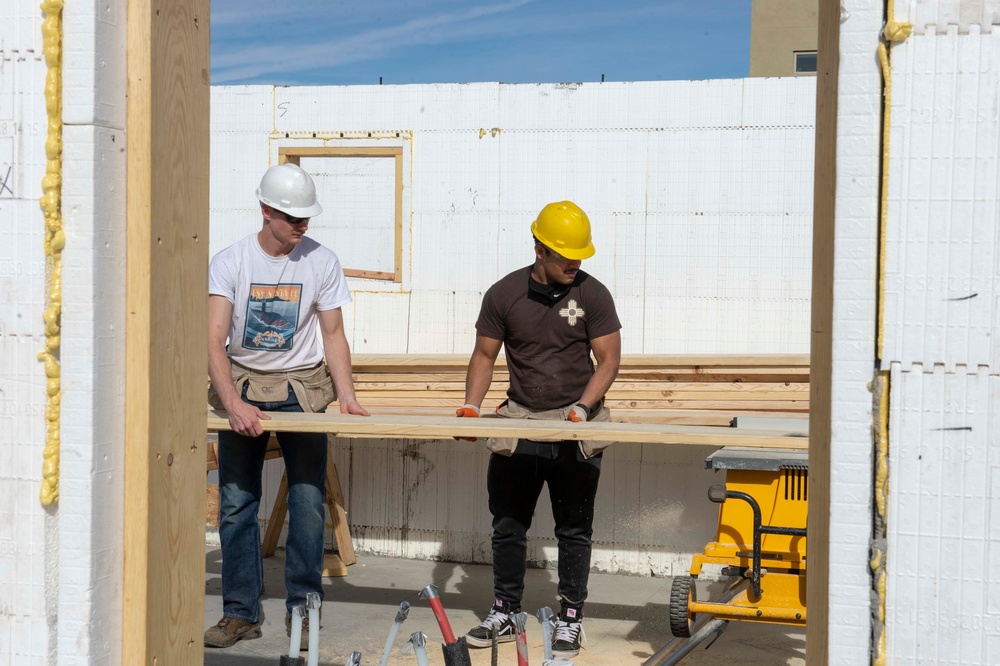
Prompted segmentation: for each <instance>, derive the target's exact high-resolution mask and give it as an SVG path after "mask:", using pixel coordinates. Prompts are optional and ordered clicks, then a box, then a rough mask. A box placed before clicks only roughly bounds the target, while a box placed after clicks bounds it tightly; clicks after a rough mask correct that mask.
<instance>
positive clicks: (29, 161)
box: [0, 0, 56, 664]
mask: <svg viewBox="0 0 1000 666" xmlns="http://www.w3.org/2000/svg"><path fill="white" fill-rule="evenodd" d="M41 41H42V37H41V12H40V11H39V9H38V3H37V2H34V1H33V0H16V1H14V2H4V3H2V4H0V183H2V185H0V228H2V229H4V233H5V239H6V240H5V242H4V243H2V244H0V303H3V307H2V308H0V368H3V370H2V372H0V663H3V664H43V663H47V661H46V659H47V657H48V655H49V654H50V647H51V641H52V635H51V634H50V632H49V629H48V622H47V611H48V610H49V609H50V606H49V601H50V599H51V597H49V596H47V595H48V594H50V593H51V591H52V590H54V589H55V585H54V581H53V580H52V578H51V575H50V572H51V571H52V570H53V569H52V567H51V566H48V565H49V564H51V562H50V561H49V560H48V559H47V558H55V555H56V554H55V552H53V551H52V550H50V549H47V543H46V537H47V535H48V537H49V538H54V537H55V534H54V532H55V531H54V529H51V528H52V523H51V519H50V522H49V524H48V527H49V528H50V529H48V530H47V529H46V527H47V524H46V512H45V509H43V507H42V505H41V502H40V501H39V498H38V493H39V489H40V487H41V479H42V449H43V448H44V445H45V419H44V410H45V405H46V396H45V375H44V372H43V369H42V366H41V363H39V362H38V360H37V358H36V357H37V355H38V352H39V351H41V350H42V348H43V337H42V310H43V307H44V303H45V261H44V257H43V255H42V239H43V224H44V223H43V220H42V212H41V210H40V209H39V207H38V197H39V196H40V195H41V180H42V174H43V173H44V170H45V153H44V141H45V100H44V98H43V95H42V90H43V86H44V83H45V71H46V70H45V63H44V61H43V60H42V49H41Z"/></svg>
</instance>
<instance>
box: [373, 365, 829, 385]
mask: <svg viewBox="0 0 1000 666" xmlns="http://www.w3.org/2000/svg"><path fill="white" fill-rule="evenodd" d="M404 370H405V369H400V370H399V371H397V372H391V371H387V372H381V371H379V372H357V371H355V372H354V381H355V382H371V383H393V384H394V383H400V382H402V383H406V382H447V383H457V384H462V385H463V386H464V384H465V371H464V370H463V371H462V372H457V371H454V372H423V371H419V372H405V371H404ZM730 370H731V369H730V368H726V369H725V371H724V372H712V373H705V372H695V371H694V369H692V368H687V369H685V368H660V369H657V368H636V369H634V370H621V371H619V373H618V379H617V381H619V382H623V381H637V382H643V381H647V382H692V383H698V384H712V383H722V382H734V383H752V382H763V383H777V382H799V383H802V382H808V381H809V370H808V368H805V369H801V370H795V369H793V368H764V369H761V370H760V371H759V372H755V371H750V370H747V371H737V370H735V369H732V371H730ZM509 382H510V374H509V373H507V372H494V373H493V383H494V384H504V385H506V384H508V383H509Z"/></svg>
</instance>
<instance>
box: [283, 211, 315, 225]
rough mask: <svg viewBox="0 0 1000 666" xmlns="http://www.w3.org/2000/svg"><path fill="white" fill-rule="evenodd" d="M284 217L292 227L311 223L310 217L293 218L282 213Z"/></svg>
mask: <svg viewBox="0 0 1000 666" xmlns="http://www.w3.org/2000/svg"><path fill="white" fill-rule="evenodd" d="M282 215H284V216H285V222H288V224H292V225H295V224H302V223H303V222H308V221H309V218H308V217H292V216H291V215H288V214H286V213H282Z"/></svg>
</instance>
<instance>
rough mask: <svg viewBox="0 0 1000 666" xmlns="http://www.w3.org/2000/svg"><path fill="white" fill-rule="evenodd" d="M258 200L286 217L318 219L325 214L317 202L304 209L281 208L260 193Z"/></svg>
mask: <svg viewBox="0 0 1000 666" xmlns="http://www.w3.org/2000/svg"><path fill="white" fill-rule="evenodd" d="M257 199H258V200H259V201H260V202H261V203H262V204H264V205H266V206H270V207H271V208H273V209H274V210H278V211H281V212H282V213H284V214H285V215H291V216H292V217H316V216H318V215H319V214H321V213H322V212H323V207H322V206H321V205H319V202H318V201H317V202H316V203H314V204H313V205H312V206H306V207H304V208H295V207H293V206H281V205H276V204H273V203H271V202H270V201H268V200H267V199H265V198H264V197H262V196H260V194H259V193H258V195H257Z"/></svg>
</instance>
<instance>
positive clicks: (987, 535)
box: [886, 363, 1000, 666]
mask: <svg viewBox="0 0 1000 666" xmlns="http://www.w3.org/2000/svg"><path fill="white" fill-rule="evenodd" d="M891 385H892V393H891V396H890V399H891V408H890V420H889V431H890V433H896V434H895V435H894V437H893V444H892V446H890V449H889V456H890V458H889V469H890V470H891V471H890V479H889V484H890V488H891V492H890V494H889V507H888V512H889V521H888V528H889V543H890V547H889V549H888V558H889V559H888V563H887V574H888V581H887V598H886V618H887V623H888V625H889V627H888V630H887V632H886V637H887V639H888V652H887V656H888V660H889V663H916V664H923V663H927V664H930V663H955V664H963V666H965V665H968V666H978V665H980V664H983V665H985V664H994V663H996V656H997V653H996V652H995V650H994V649H993V648H995V647H996V645H997V644H998V643H1000V574H998V573H997V571H996V566H995V562H996V558H997V557H998V556H1000V528H998V527H1000V523H998V522H997V520H996V516H997V514H998V512H1000V502H998V500H997V497H1000V495H998V494H997V493H998V491H1000V434H998V432H997V429H996V425H995V423H994V419H992V418H991V415H992V414H996V413H997V411H998V409H1000V378H998V377H997V376H996V375H991V374H989V371H988V370H987V369H986V368H980V369H979V371H978V372H976V373H971V374H966V373H964V372H963V373H948V372H946V371H945V369H944V367H943V366H941V365H937V366H920V365H913V366H911V370H910V371H908V372H904V371H902V364H900V363H893V365H892V384H891Z"/></svg>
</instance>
